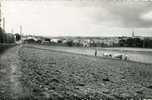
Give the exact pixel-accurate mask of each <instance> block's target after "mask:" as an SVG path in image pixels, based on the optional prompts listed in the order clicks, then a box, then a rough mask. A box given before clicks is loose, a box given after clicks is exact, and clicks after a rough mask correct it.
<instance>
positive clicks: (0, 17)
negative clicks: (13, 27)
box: [0, 2, 2, 29]
mask: <svg viewBox="0 0 152 100" xmlns="http://www.w3.org/2000/svg"><path fill="white" fill-rule="evenodd" d="M1 6H2V5H1V2H0V28H1V29H2V8H1Z"/></svg>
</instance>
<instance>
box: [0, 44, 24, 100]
mask: <svg viewBox="0 0 152 100" xmlns="http://www.w3.org/2000/svg"><path fill="white" fill-rule="evenodd" d="M20 48H21V46H16V47H13V48H10V49H8V50H7V51H6V52H5V53H4V54H3V55H2V56H1V59H0V63H1V65H2V66H5V67H3V70H4V69H7V71H6V72H5V73H6V75H5V76H4V77H3V78H6V79H8V80H7V81H8V82H5V83H6V84H7V86H8V87H6V88H5V89H7V90H9V91H10V92H7V93H9V96H10V97H9V98H11V99H15V100H16V99H19V98H22V97H23V96H24V95H25V94H24V90H23V88H22V85H21V83H20V81H19V79H20V78H21V74H22V73H21V71H20V63H19V57H18V51H19V49H20ZM0 70H2V69H0ZM0 98H1V97H0ZM3 98H4V97H3Z"/></svg>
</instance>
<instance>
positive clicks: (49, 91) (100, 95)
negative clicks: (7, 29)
mask: <svg viewBox="0 0 152 100" xmlns="http://www.w3.org/2000/svg"><path fill="white" fill-rule="evenodd" d="M141 98H142V99H143V98H146V99H151V98H152V64H141V63H135V62H129V61H120V60H111V59H105V58H101V57H94V56H87V55H81V54H73V53H65V52H60V51H55V50H47V49H46V50H44V49H37V48H32V46H26V45H20V46H16V47H13V48H10V49H8V50H7V51H5V52H4V53H3V54H2V55H1V57H0V100H130V99H134V100H138V99H141Z"/></svg>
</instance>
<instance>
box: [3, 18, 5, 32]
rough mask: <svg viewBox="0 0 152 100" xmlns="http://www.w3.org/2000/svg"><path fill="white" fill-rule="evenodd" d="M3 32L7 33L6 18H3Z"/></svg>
mask: <svg viewBox="0 0 152 100" xmlns="http://www.w3.org/2000/svg"><path fill="white" fill-rule="evenodd" d="M3 30H4V32H5V17H3Z"/></svg>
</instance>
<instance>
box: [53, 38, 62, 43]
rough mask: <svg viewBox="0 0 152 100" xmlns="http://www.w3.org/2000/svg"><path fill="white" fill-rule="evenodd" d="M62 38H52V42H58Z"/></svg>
mask: <svg viewBox="0 0 152 100" xmlns="http://www.w3.org/2000/svg"><path fill="white" fill-rule="evenodd" d="M60 40H61V39H51V42H53V43H58V42H59V41H60Z"/></svg>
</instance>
